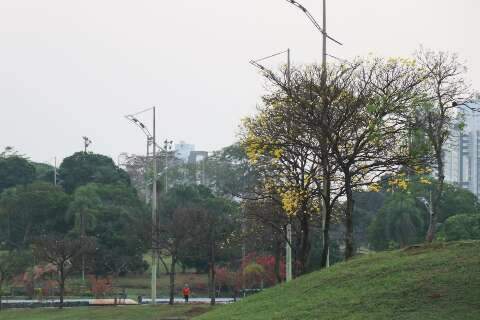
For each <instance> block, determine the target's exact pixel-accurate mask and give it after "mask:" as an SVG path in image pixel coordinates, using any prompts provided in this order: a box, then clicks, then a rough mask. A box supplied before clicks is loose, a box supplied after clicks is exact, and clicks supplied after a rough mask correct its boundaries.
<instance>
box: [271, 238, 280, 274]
mask: <svg viewBox="0 0 480 320" xmlns="http://www.w3.org/2000/svg"><path fill="white" fill-rule="evenodd" d="M274 241H275V244H274V246H275V248H274V254H275V257H274V259H275V265H274V266H273V269H274V272H275V283H281V282H282V275H281V274H280V262H281V261H280V259H281V250H282V247H281V246H282V242H281V241H279V240H278V239H275V240H274Z"/></svg>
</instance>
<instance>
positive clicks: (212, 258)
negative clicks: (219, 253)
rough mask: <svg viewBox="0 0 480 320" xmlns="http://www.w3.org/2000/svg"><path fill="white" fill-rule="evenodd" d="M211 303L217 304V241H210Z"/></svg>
mask: <svg viewBox="0 0 480 320" xmlns="http://www.w3.org/2000/svg"><path fill="white" fill-rule="evenodd" d="M209 265H210V272H209V273H210V305H212V306H213V305H215V296H216V289H215V286H216V284H215V241H213V240H212V241H211V242H210V263H209Z"/></svg>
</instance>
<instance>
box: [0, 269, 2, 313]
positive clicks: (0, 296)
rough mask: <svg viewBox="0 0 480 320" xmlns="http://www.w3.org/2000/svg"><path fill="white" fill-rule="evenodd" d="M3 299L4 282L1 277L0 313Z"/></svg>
mask: <svg viewBox="0 0 480 320" xmlns="http://www.w3.org/2000/svg"><path fill="white" fill-rule="evenodd" d="M2 298H3V291H2V280H1V277H0V311H2Z"/></svg>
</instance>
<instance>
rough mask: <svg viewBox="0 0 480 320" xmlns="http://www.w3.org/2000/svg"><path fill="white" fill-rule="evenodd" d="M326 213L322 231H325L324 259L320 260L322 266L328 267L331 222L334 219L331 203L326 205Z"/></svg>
mask: <svg viewBox="0 0 480 320" xmlns="http://www.w3.org/2000/svg"><path fill="white" fill-rule="evenodd" d="M324 215H325V217H324V218H323V219H324V220H323V222H322V229H323V230H322V231H323V235H322V236H323V248H322V259H321V262H320V267H321V268H327V267H328V264H329V257H328V256H329V254H330V252H329V251H330V222H331V220H332V209H331V207H330V204H328V205H326V206H325V209H324Z"/></svg>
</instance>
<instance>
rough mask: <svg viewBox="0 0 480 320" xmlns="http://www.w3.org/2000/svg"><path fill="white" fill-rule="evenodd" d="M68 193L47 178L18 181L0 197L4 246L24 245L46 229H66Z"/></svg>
mask: <svg viewBox="0 0 480 320" xmlns="http://www.w3.org/2000/svg"><path fill="white" fill-rule="evenodd" d="M69 202H70V196H68V195H67V194H65V193H64V192H63V190H62V189H61V188H60V187H55V186H53V185H52V184H50V183H47V182H33V183H31V184H28V185H17V186H16V187H12V188H9V189H7V190H5V191H4V192H3V193H2V194H1V197H0V230H1V233H0V239H1V241H2V242H3V243H4V244H5V246H6V247H7V248H27V247H28V246H29V244H30V243H31V242H32V240H34V239H35V238H37V237H39V236H41V235H44V234H48V233H66V232H67V231H68V230H69V229H70V228H71V227H72V224H70V223H69V222H68V221H67V219H66V217H65V212H66V211H67V209H68V205H69Z"/></svg>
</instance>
